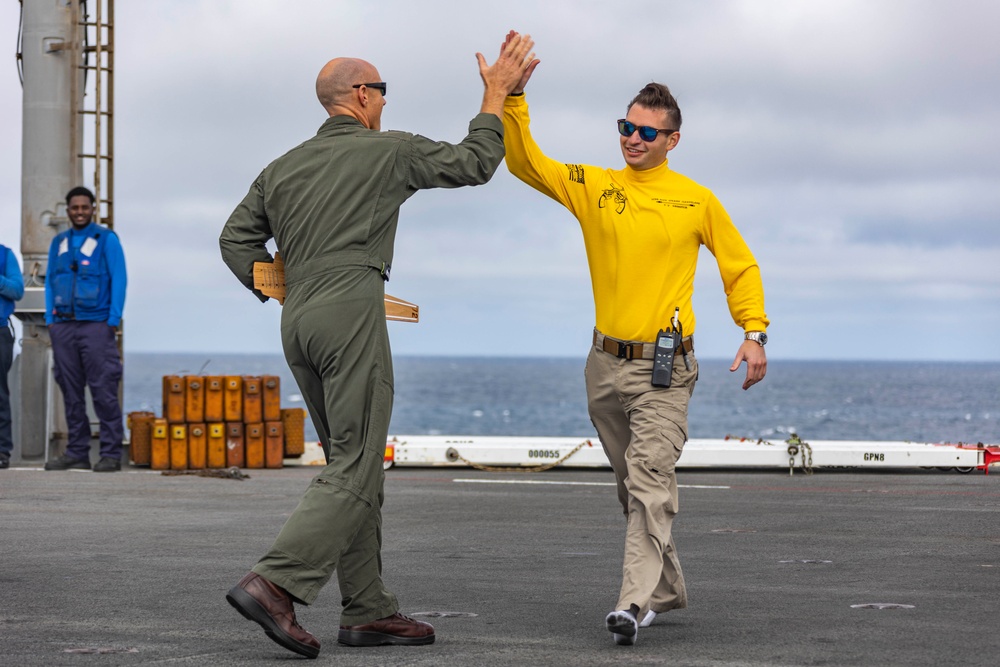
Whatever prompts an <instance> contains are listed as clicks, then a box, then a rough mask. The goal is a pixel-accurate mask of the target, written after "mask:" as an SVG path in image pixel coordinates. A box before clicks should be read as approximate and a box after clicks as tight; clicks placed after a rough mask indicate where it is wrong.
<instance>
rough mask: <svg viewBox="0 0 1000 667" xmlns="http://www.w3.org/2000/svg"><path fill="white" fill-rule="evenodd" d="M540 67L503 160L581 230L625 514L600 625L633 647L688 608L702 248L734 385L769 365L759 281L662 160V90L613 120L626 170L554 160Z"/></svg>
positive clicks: (596, 380) (592, 373)
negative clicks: (713, 263)
mask: <svg viewBox="0 0 1000 667" xmlns="http://www.w3.org/2000/svg"><path fill="white" fill-rule="evenodd" d="M513 36H514V33H511V35H509V36H508V40H510V39H511V38H512V37H513ZM537 64H538V61H534V62H532V64H531V65H530V66H529V67H528V69H527V70H526V71H525V73H524V76H523V77H522V79H521V81H520V83H519V85H518V86H517V87H515V89H514V91H513V93H512V94H511V95H510V96H508V97H507V101H506V104H505V108H504V144H505V147H506V149H507V168H508V169H509V170H510V172H511V173H512V174H514V175H515V176H516V177H518V178H519V179H521V180H522V181H524V182H525V183H527V184H528V185H530V186H531V187H533V188H535V189H536V190H538V191H539V192H542V193H543V194H545V195H548V196H549V197H551V198H552V199H555V200H556V201H557V202H559V203H560V204H562V205H564V206H565V207H566V208H568V209H569V210H570V212H571V213H572V214H573V215H574V216H576V218H577V220H578V221H579V223H580V227H581V228H582V230H583V239H584V245H585V247H586V250H587V261H588V263H589V265H590V278H591V282H592V284H593V290H594V307H595V318H596V326H595V328H594V338H593V341H594V344H593V346H592V347H591V350H590V354H589V356H588V358H587V366H586V369H585V375H586V384H587V400H588V408H589V411H590V417H591V420H592V421H593V423H594V426H595V428H596V429H597V433H598V435H599V436H600V439H601V444H602V445H603V446H604V450H605V452H606V453H607V456H608V459H609V460H610V462H611V466H612V468H613V469H614V472H615V478H616V480H617V484H618V498H619V500H620V501H621V504H622V507H623V509H624V511H625V516H626V517H627V520H628V528H627V530H626V537H625V557H624V563H623V568H622V586H621V591H620V593H619V598H618V602H617V604H616V605H615V609H614V611H612V612H611V613H610V614H608V616H607V618H606V619H605V625H606V627H607V629H608V630H609V631H610V632H612V633H613V634H614V639H615V641H616V642H617V643H619V644H624V645H630V644H634V643H635V640H636V637H637V635H638V630H639V628H640V627H646V626H647V625H649V623H651V622H652V620H653V619H654V618H655V616H656V614H657V613H662V612H666V611H669V610H671V609H682V608H684V607H686V606H687V593H686V590H685V587H684V576H683V574H682V572H681V566H680V561H679V560H678V557H677V550H676V549H675V548H674V541H673V538H672V537H671V525H672V523H673V519H674V516H675V515H676V514H677V509H678V504H677V480H676V476H675V474H674V468H675V464H676V462H677V459H678V458H679V457H680V454H681V450H682V448H683V446H684V442H685V441H686V440H687V410H688V401H689V399H690V397H691V394H692V392H693V391H694V385H695V381H696V380H697V379H698V362H697V360H696V359H695V356H694V339H693V334H694V330H695V317H694V312H693V311H692V308H691V296H692V294H693V292H694V275H695V267H696V264H697V261H698V252H699V248H700V247H701V246H702V245H704V246H705V247H707V248H708V249H709V250H710V251H711V252H712V254H713V255H714V256H715V258H716V260H717V262H718V265H719V272H720V274H721V275H722V282H723V285H724V287H725V292H726V297H727V300H728V304H729V311H730V313H731V314H732V317H733V320H734V321H735V322H736V324H737V326H739V327H741V328H742V329H743V331H744V340H743V341H742V343H741V345H740V347H739V350H738V351H737V353H736V358H735V360H734V361H733V364H732V366H731V367H730V371H736V370H737V369H738V368H739V367H740V365H741V364H742V363H743V362H746V365H747V370H746V378H745V380H744V382H743V388H744V389H749V388H750V387H751V386H752V385H754V384H756V383H757V382H760V381H761V380H762V379H764V374H765V373H766V371H767V358H766V355H765V354H764V344H765V343H766V342H767V334H766V329H767V325H768V319H767V316H766V315H765V313H764V288H763V285H762V283H761V278H760V270H759V269H758V266H757V262H756V260H755V259H754V257H753V255H752V254H751V252H750V250H749V248H747V245H746V243H745V242H744V241H743V238H742V237H741V236H740V233H739V232H738V231H737V229H736V227H735V226H734V225H733V223H732V221H730V219H729V216H728V215H727V214H726V211H725V209H723V208H722V205H721V204H720V203H719V201H718V200H717V199H716V198H715V195H713V194H712V192H711V191H710V190H708V189H707V188H705V187H703V186H701V185H699V184H697V183H695V182H694V181H692V180H691V179H689V178H687V177H685V176H682V175H681V174H678V173H676V172H674V171H672V170H670V168H669V167H668V166H667V153H668V152H669V151H671V150H673V149H674V148H676V147H677V143H678V142H679V141H680V136H681V135H680V131H679V130H680V127H681V112H680V108H679V107H678V106H677V102H676V100H675V99H674V97H673V95H671V93H670V90H669V89H668V88H667V87H666V86H664V85H662V84H659V83H650V84H648V85H647V86H645V87H644V88H643V89H642V90H641V91H640V92H639V94H638V95H636V97H635V98H634V99H633V100H632V102H630V103H629V105H628V112H627V114H626V117H625V118H624V119H622V120H619V121H618V132H619V134H620V135H621V136H620V139H619V141H620V142H621V150H622V156H623V157H624V158H625V168H624V169H604V168H601V167H594V166H590V165H582V164H564V163H562V162H558V161H556V160H552V159H550V158H548V157H546V156H545V155H544V154H543V153H542V152H541V150H540V149H539V148H538V146H537V145H536V144H535V142H534V140H533V139H532V137H531V133H530V131H529V120H530V119H529V116H528V104H527V102H526V101H525V97H524V87H525V85H526V84H527V82H528V80H529V79H530V78H531V75H532V73H533V72H534V70H535V67H536V66H537ZM671 363H672V366H671Z"/></svg>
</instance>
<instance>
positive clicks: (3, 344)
mask: <svg viewBox="0 0 1000 667" xmlns="http://www.w3.org/2000/svg"><path fill="white" fill-rule="evenodd" d="M13 362H14V333H13V332H12V331H11V330H10V322H9V321H7V322H4V325H3V329H0V459H9V458H10V453H11V450H13V449H14V440H13V438H12V437H11V432H10V387H8V386H7V373H8V372H10V365H11V364H12V363H13Z"/></svg>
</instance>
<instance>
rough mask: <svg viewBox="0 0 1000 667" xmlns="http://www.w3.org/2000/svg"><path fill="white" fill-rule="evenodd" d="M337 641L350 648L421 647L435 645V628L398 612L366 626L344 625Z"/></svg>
mask: <svg viewBox="0 0 1000 667" xmlns="http://www.w3.org/2000/svg"><path fill="white" fill-rule="evenodd" d="M337 641H338V642H340V643H341V644H347V645H348V646H382V645H383V644H403V645H407V646H420V645H422V644H433V643H434V627H433V626H432V625H431V624H430V623H424V622H423V621H418V620H416V619H412V618H410V617H409V616H403V615H402V614H400V613H399V612H396V613H395V614H393V615H392V616H386V617H385V618H380V619H378V620H377V621H372V622H371V623H365V624H364V625H342V626H340V633H339V634H338V635H337Z"/></svg>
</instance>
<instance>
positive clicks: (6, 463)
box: [0, 458, 10, 470]
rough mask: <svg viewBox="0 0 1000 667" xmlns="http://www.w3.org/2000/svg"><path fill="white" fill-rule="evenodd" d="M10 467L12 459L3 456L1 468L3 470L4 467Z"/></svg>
mask: <svg viewBox="0 0 1000 667" xmlns="http://www.w3.org/2000/svg"><path fill="white" fill-rule="evenodd" d="M9 467H10V459H8V458H2V459H0V470H3V469H4V468H9Z"/></svg>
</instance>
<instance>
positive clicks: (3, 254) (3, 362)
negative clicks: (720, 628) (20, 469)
mask: <svg viewBox="0 0 1000 667" xmlns="http://www.w3.org/2000/svg"><path fill="white" fill-rule="evenodd" d="M22 296H24V278H22V277H21V266H20V265H19V264H18V263H17V257H14V252H13V251H12V250H11V249H10V248H8V247H7V246H5V245H0V319H2V320H3V329H2V330H0V470H3V469H4V468H8V467H10V453H11V451H12V450H13V449H14V439H13V438H12V437H11V432H10V388H9V387H8V386H7V373H8V372H10V365H11V364H12V363H13V362H14V328H13V327H12V326H11V323H10V316H11V315H12V314H13V313H14V302H15V301H18V300H19V299H20V298H21V297H22Z"/></svg>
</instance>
